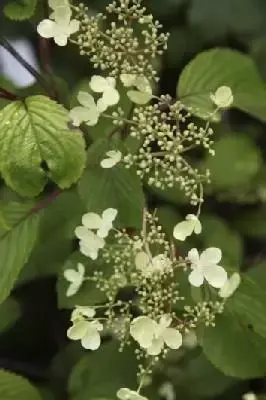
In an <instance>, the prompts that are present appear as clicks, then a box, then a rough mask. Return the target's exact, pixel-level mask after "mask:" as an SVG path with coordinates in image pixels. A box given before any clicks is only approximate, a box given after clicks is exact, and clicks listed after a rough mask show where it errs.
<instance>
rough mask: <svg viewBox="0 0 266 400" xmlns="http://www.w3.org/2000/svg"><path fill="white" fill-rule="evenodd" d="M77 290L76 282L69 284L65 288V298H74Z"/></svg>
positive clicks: (78, 286)
mask: <svg viewBox="0 0 266 400" xmlns="http://www.w3.org/2000/svg"><path fill="white" fill-rule="evenodd" d="M79 288H80V285H79V284H77V283H76V282H73V283H71V284H70V285H69V286H68V288H67V291H66V297H71V296H74V295H75V294H76V293H77V292H78V290H79Z"/></svg>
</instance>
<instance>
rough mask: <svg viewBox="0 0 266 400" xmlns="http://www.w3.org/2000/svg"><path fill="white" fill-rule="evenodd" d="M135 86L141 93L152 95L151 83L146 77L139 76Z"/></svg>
mask: <svg viewBox="0 0 266 400" xmlns="http://www.w3.org/2000/svg"><path fill="white" fill-rule="evenodd" d="M135 86H136V88H137V89H138V90H139V91H140V92H143V93H148V94H150V95H152V88H151V85H150V82H149V80H148V79H147V78H145V76H137V77H136V79H135Z"/></svg>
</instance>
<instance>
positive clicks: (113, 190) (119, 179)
mask: <svg viewBox="0 0 266 400" xmlns="http://www.w3.org/2000/svg"><path fill="white" fill-rule="evenodd" d="M109 146H110V144H109V142H108V141H100V142H96V143H95V144H93V145H92V146H91V147H90V148H89V150H88V163H89V164H88V167H87V169H86V171H85V173H84V174H83V176H82V179H81V180H80V182H79V184H78V190H79V194H80V197H81V198H82V200H83V201H84V204H85V206H86V209H87V210H88V211H92V212H96V213H102V212H103V211H104V210H105V209H107V208H110V207H111V208H115V209H117V210H118V216H117V219H116V226H118V225H119V227H124V228H134V227H140V226H141V221H142V213H143V208H144V194H143V190H142V186H141V182H140V179H139V178H138V177H137V175H136V173H135V171H132V170H127V169H125V168H124V166H123V165H121V164H117V165H116V166H115V167H113V168H110V169H104V168H102V167H101V166H100V162H101V160H102V159H103V158H105V154H106V152H107V151H108V150H110V147H109Z"/></svg>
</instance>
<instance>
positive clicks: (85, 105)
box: [69, 91, 101, 126]
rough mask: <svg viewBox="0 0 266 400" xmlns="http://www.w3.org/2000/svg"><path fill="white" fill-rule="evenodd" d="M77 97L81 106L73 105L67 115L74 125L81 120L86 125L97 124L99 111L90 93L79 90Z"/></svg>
mask: <svg viewBox="0 0 266 400" xmlns="http://www.w3.org/2000/svg"><path fill="white" fill-rule="evenodd" d="M77 99H78V101H79V103H80V104H81V106H77V107H74V108H73V109H72V110H71V111H70V113H69V116H70V118H71V119H72V121H73V125H74V126H79V125H80V124H81V123H82V122H86V124H87V125H88V126H94V125H96V124H97V122H98V120H99V118H100V114H101V113H100V111H99V109H98V107H97V105H96V103H95V101H94V98H93V97H92V95H91V94H89V93H87V92H83V91H80V92H79V93H78V96H77Z"/></svg>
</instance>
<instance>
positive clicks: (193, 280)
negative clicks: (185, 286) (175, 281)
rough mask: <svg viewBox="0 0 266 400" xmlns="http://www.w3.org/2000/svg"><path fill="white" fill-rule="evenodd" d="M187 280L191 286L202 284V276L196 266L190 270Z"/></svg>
mask: <svg viewBox="0 0 266 400" xmlns="http://www.w3.org/2000/svg"><path fill="white" fill-rule="evenodd" d="M188 280H189V283H190V284H191V285H192V286H195V287H199V286H201V285H202V284H203V282H204V277H203V274H202V272H201V271H200V270H199V269H198V268H195V269H194V270H193V271H192V272H190V274H189V276H188Z"/></svg>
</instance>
